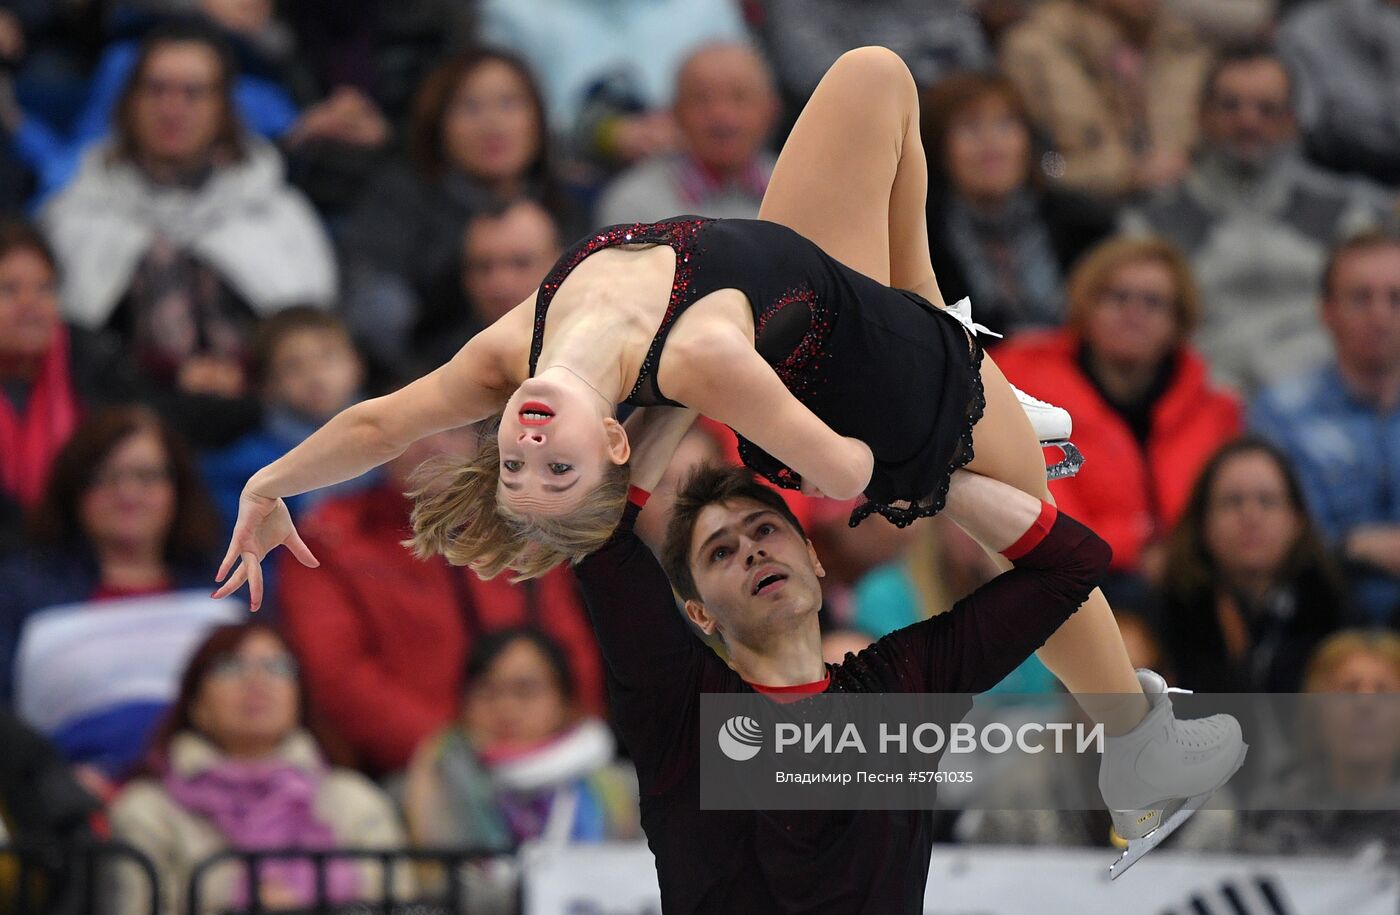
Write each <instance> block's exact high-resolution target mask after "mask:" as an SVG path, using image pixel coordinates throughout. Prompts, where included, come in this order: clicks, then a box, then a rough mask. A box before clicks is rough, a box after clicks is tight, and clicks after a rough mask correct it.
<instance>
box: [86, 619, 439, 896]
mask: <svg viewBox="0 0 1400 915" xmlns="http://www.w3.org/2000/svg"><path fill="white" fill-rule="evenodd" d="M324 753H325V747H324V745H323V744H321V743H320V742H319V741H318V740H317V737H316V733H315V731H314V730H312V729H311V728H309V727H308V725H307V719H306V712H305V703H304V702H303V690H302V688H301V682H300V679H299V674H298V668H297V662H296V659H295V658H294V657H293V656H292V655H291V653H290V652H288V650H287V647H286V645H285V644H284V643H283V642H282V639H281V638H280V637H278V636H277V634H276V633H275V632H274V631H273V630H272V629H270V628H268V627H267V626H264V625H261V624H252V625H233V626H221V627H219V628H218V629H216V630H214V631H213V632H211V633H210V634H209V636H208V638H206V639H205V640H204V641H203V643H202V644H200V645H199V646H198V648H197V649H196V650H195V651H194V653H193V656H192V657H191V658H190V661H189V665H188V666H187V667H186V668H185V671H184V676H183V677H182V678H181V680H180V692H179V696H178V698H177V699H176V700H175V704H174V706H173V707H172V708H171V711H170V715H169V717H168V718H167V719H166V721H165V723H164V724H163V725H162V727H161V730H160V732H159V733H158V734H157V735H155V737H154V739H153V740H152V741H151V750H150V753H149V757H148V763H147V767H148V769H147V772H146V773H145V775H144V776H143V777H142V778H139V779H137V780H135V781H133V782H131V784H129V785H128V786H127V787H126V790H124V791H123V792H122V794H121V796H120V797H118V798H117V800H116V802H115V803H114V804H113V805H112V808H111V822H112V833H113V836H114V837H115V838H117V839H119V840H121V841H123V842H128V843H130V844H131V845H133V846H135V848H136V849H137V850H138V851H140V852H142V853H143V854H145V855H146V856H147V857H148V858H149V859H150V860H151V862H152V863H153V864H155V866H156V873H157V876H158V877H159V886H160V888H161V895H162V898H161V899H160V900H159V911H160V912H161V913H162V915H176V913H178V912H184V911H185V906H184V894H185V891H186V888H187V887H188V885H189V879H190V876H191V872H192V871H193V869H194V867H195V865H196V864H198V863H199V862H201V861H203V860H205V859H206V858H208V857H210V856H211V855H213V854H215V853H216V852H219V851H222V850H224V849H227V848H234V849H244V850H259V849H284V848H300V849H306V850H308V851H325V850H332V849H336V848H389V849H391V848H398V847H402V846H403V845H404V842H405V839H404V833H403V828H402V826H401V825H400V824H399V822H398V818H397V815H396V814H395V812H394V809H393V806H392V805H391V804H390V802H389V799H388V798H387V797H386V796H384V794H383V793H381V792H380V791H379V789H378V788H376V787H375V786H374V785H373V783H371V782H370V781H369V780H368V779H366V778H365V777H364V776H362V775H360V774H359V773H357V772H352V771H349V770H348V769H343V768H339V767H334V766H332V765H330V764H328V762H327V760H326V758H325V755H324ZM258 871H259V877H260V886H261V903H262V905H263V906H265V907H267V908H271V909H285V908H309V907H310V906H312V905H313V904H314V903H316V902H317V901H318V900H317V878H316V873H315V869H314V868H313V867H312V865H311V862H310V861H306V860H296V859H289V860H271V861H268V862H265V863H263V864H261V865H259V867H258ZM117 875H118V894H117V896H118V898H119V899H120V900H121V903H120V908H119V912H120V913H121V915H136V913H142V912H149V911H151V901H150V897H149V894H148V893H147V892H146V886H145V882H144V881H143V880H142V879H141V878H140V876H139V874H137V873H136V871H135V868H134V867H133V866H131V865H125V864H124V865H120V866H119V867H118V870H117ZM246 876H247V875H246V874H244V873H243V871H242V869H241V867H240V866H239V865H236V864H234V863H232V862H229V864H228V866H227V867H216V868H213V869H212V870H211V871H209V872H208V873H207V874H206V876H205V878H204V881H203V886H204V888H205V895H204V896H203V899H205V900H206V902H207V903H209V904H210V906H211V909H217V910H219V911H223V910H225V909H228V908H235V909H241V908H243V907H245V906H246V905H248V904H249V890H248V881H247V879H246ZM411 876H412V875H411V874H410V873H408V872H406V871H405V872H404V873H403V874H399V873H396V874H395V878H396V883H398V887H399V890H400V891H401V892H402V891H405V890H409V889H410V888H409V887H407V886H405V885H404V881H409V882H411ZM381 885H382V884H381V874H380V872H379V865H378V864H375V863H371V864H356V863H353V862H350V861H344V860H335V861H331V862H330V863H328V864H327V865H326V872H325V890H326V901H329V902H331V903H346V902H353V901H359V900H367V899H377V898H379V895H378V890H379V888H380V887H381Z"/></svg>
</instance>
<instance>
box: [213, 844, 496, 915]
mask: <svg viewBox="0 0 1400 915" xmlns="http://www.w3.org/2000/svg"><path fill="white" fill-rule="evenodd" d="M499 857H501V853H500V852H488V851H480V850H474V849H465V848H337V849H334V850H330V851H310V850H307V849H303V848H281V849H260V850H258V851H245V850H241V849H234V848H230V849H225V850H224V851H220V852H216V853H215V854H213V855H210V856H209V857H208V858H205V859H204V860H203V861H201V862H199V863H198V864H197V865H195V867H194V870H193V871H191V872H190V882H189V887H188V892H187V895H186V904H187V905H188V906H189V908H188V910H187V911H188V912H189V913H190V915H199V913H202V912H206V911H218V910H217V909H210V908H208V906H209V903H208V901H207V900H206V899H205V894H204V886H205V883H206V879H205V878H207V877H208V875H209V872H210V871H211V870H213V869H214V868H216V867H219V866H221V865H227V864H231V863H239V864H242V872H243V873H242V875H241V876H240V877H238V878H237V879H241V880H243V881H245V885H246V887H247V899H248V903H247V906H246V907H244V908H241V909H239V910H238V911H239V912H241V913H246V915H265V913H268V912H270V911H271V910H270V909H268V908H267V907H266V906H264V904H263V901H262V885H263V881H262V873H261V871H262V864H263V862H267V861H306V862H309V863H310V864H311V865H312V867H313V868H314V869H315V874H316V897H315V899H314V901H312V902H311V903H310V904H309V905H307V906H304V907H302V908H299V909H294V910H291V911H294V912H296V913H298V915H303V913H304V915H351V913H355V915H372V913H377V915H463V913H467V911H468V910H467V908H466V902H467V892H466V889H467V888H466V885H465V882H464V880H463V874H462V869H463V866H464V865H466V864H470V863H472V862H474V861H484V860H487V859H492V858H499ZM338 860H339V861H353V862H364V861H375V862H378V864H379V872H380V887H379V889H380V892H379V894H378V897H377V898H375V899H372V900H366V901H359V902H334V901H332V900H331V899H330V898H329V893H328V880H327V876H326V867H327V865H328V864H329V863H330V862H332V861H338ZM410 863H411V864H416V865H425V864H432V865H438V866H440V867H441V868H442V870H443V872H444V874H445V882H446V888H445V889H443V890H442V891H441V892H433V893H431V894H428V893H423V892H417V891H415V892H412V893H407V894H405V893H403V892H402V890H403V889H404V888H403V887H400V886H398V885H397V883H398V874H399V866H400V865H404V864H410ZM417 882H418V879H417V875H415V883H417ZM361 895H362V896H363V895H367V894H363V893H362V894H361ZM514 895H515V897H516V898H515V902H516V907H517V909H518V908H519V901H520V899H519V888H518V887H517V888H516V889H515V891H514ZM288 911H289V910H287V909H285V908H282V907H280V906H279V907H278V909H277V912H278V915H286V913H287V912H288Z"/></svg>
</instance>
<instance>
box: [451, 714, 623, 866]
mask: <svg viewBox="0 0 1400 915" xmlns="http://www.w3.org/2000/svg"><path fill="white" fill-rule="evenodd" d="M613 751H614V743H613V739H612V734H611V732H610V731H608V729H607V726H606V725H604V724H603V723H602V722H600V721H596V720H586V721H583V722H581V723H580V724H578V725H577V726H575V727H573V728H571V729H570V730H568V731H566V732H564V733H563V734H561V735H559V736H557V737H555V738H552V739H551V740H549V741H546V742H545V743H544V744H542V745H541V746H539V747H535V748H531V749H530V750H527V751H523V752H517V753H512V754H509V755H507V754H501V753H497V752H493V751H492V750H490V749H484V748H479V747H476V746H475V745H473V744H472V742H471V740H470V739H469V738H468V737H467V735H466V734H465V733H463V732H462V730H461V729H460V728H457V727H452V728H449V729H448V730H447V731H446V732H444V734H443V735H442V737H441V738H440V743H439V746H438V759H437V766H436V769H437V774H438V776H439V778H440V780H441V783H442V788H443V795H444V799H445V803H444V805H443V806H444V808H445V809H444V811H443V813H444V816H443V818H442V821H441V822H440V823H439V824H437V826H436V829H435V831H436V830H442V831H444V832H446V833H447V836H446V837H447V838H449V839H450V841H452V842H457V843H461V844H465V845H469V846H472V847H476V848H483V849H489V850H492V851H509V850H510V849H512V848H514V847H516V846H517V845H518V844H519V843H521V842H523V841H525V840H527V839H538V838H542V837H543V838H548V837H556V838H557V837H560V836H562V837H564V838H567V839H569V840H571V841H584V842H589V841H599V840H602V839H605V838H607V836H608V826H609V824H610V822H611V821H612V820H614V819H616V811H615V809H614V806H615V805H614V803H613V799H612V798H610V797H609V796H608V794H609V792H608V791H607V790H606V789H605V788H604V787H603V786H602V785H601V784H600V783H598V779H596V778H595V776H597V775H598V774H599V773H600V771H601V770H603V769H605V768H606V766H607V765H608V763H610V762H611V761H612V757H613Z"/></svg>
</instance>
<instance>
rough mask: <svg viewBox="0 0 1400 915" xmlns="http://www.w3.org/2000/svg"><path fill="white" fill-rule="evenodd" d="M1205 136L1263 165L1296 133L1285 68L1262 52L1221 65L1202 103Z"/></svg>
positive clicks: (1238, 156)
mask: <svg viewBox="0 0 1400 915" xmlns="http://www.w3.org/2000/svg"><path fill="white" fill-rule="evenodd" d="M1201 132H1202V133H1203V134H1204V136H1205V138H1206V140H1207V141H1208V142H1210V143H1211V144H1213V145H1214V146H1215V147H1216V148H1217V149H1219V150H1221V151H1222V152H1224V153H1225V154H1226V155H1227V156H1229V157H1230V158H1231V159H1233V160H1234V161H1236V162H1238V163H1240V164H1241V165H1262V164H1264V163H1265V162H1266V161H1267V160H1268V159H1269V157H1270V156H1272V155H1273V154H1274V153H1275V152H1276V151H1277V150H1278V149H1279V148H1280V147H1282V146H1283V145H1284V144H1286V143H1288V142H1289V141H1291V140H1292V139H1293V137H1294V135H1295V134H1296V133H1297V123H1296V121H1295V120H1294V118H1293V109H1292V108H1291V107H1290V105H1289V102H1288V73H1287V72H1286V71H1285V70H1284V69H1283V65H1282V64H1280V63H1279V62H1278V61H1277V60H1273V59H1271V58H1268V57H1260V58H1258V59H1255V60H1245V61H1240V62H1239V63H1235V64H1231V65H1230V66H1227V67H1225V68H1223V69H1222V70H1221V71H1220V73H1219V75H1218V76H1217V77H1216V80H1215V85H1214V86H1213V87H1212V89H1211V91H1210V93H1209V94H1208V96H1207V97H1206V99H1205V103H1204V105H1203V106H1202V108H1201Z"/></svg>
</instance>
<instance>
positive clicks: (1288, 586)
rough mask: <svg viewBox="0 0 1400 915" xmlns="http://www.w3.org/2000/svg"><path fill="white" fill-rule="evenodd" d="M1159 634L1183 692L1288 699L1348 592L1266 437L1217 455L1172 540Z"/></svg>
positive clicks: (1285, 462)
mask: <svg viewBox="0 0 1400 915" xmlns="http://www.w3.org/2000/svg"><path fill="white" fill-rule="evenodd" d="M1163 592H1164V602H1163V603H1164V606H1163V612H1162V618H1161V619H1162V629H1163V632H1164V634H1165V636H1166V644H1167V653H1168V655H1169V657H1170V659H1171V666H1172V669H1173V670H1175V671H1176V673H1177V676H1178V677H1179V678H1180V681H1181V685H1182V686H1184V687H1186V688H1187V689H1194V690H1201V691H1204V692H1293V691H1295V690H1296V689H1297V688H1298V677H1299V673H1300V672H1301V671H1302V668H1303V662H1304V661H1305V660H1306V659H1307V656H1308V653H1309V652H1311V651H1312V649H1313V647H1314V646H1315V645H1316V644H1317V643H1318V642H1319V641H1320V640H1321V639H1322V638H1323V637H1324V636H1326V635H1327V633H1329V632H1331V631H1332V630H1333V629H1335V628H1336V627H1337V622H1338V620H1339V619H1340V617H1341V615H1342V610H1343V608H1344V606H1345V596H1344V594H1343V591H1342V588H1341V585H1340V583H1339V582H1338V580H1337V578H1336V576H1335V575H1334V573H1333V571H1332V568H1331V564H1330V562H1329V558H1328V556H1327V553H1326V550H1325V549H1324V547H1323V546H1322V540H1321V538H1320V537H1319V536H1318V531H1317V528H1316V527H1315V526H1314V525H1313V523H1312V521H1311V520H1310V519H1309V518H1308V516H1307V512H1306V510H1305V508H1304V505H1303V491H1302V489H1301V488H1300V485H1299V482H1298V477H1297V475H1296V474H1294V472H1293V470H1292V468H1291V467H1290V466H1289V464H1288V459H1287V458H1286V457H1285V456H1284V455H1283V454H1282V453H1280V452H1279V451H1278V450H1277V449H1275V448H1274V447H1273V446H1272V445H1269V444H1267V443H1265V442H1263V441H1262V440H1259V439H1254V438H1244V439H1240V440H1238V441H1235V442H1233V443H1231V444H1229V445H1226V446H1225V447H1224V448H1222V449H1220V451H1218V452H1217V453H1216V454H1215V456H1214V457H1212V458H1211V459H1210V462H1209V463H1207V464H1206V466H1205V467H1204V468H1203V469H1202V471H1201V475H1200V478H1199V479H1198V480H1197V481H1196V485H1195V487H1194V488H1193V489H1192V491H1191V498H1190V501H1189V502H1188V503H1187V505H1186V509H1185V511H1184V512H1183V513H1182V515H1181V521H1180V523H1179V524H1178V525H1177V528H1176V530H1175V531H1174V532H1173V534H1172V539H1171V547H1170V551H1169V554H1168V558H1167V564H1166V575H1165V576H1164V584H1163Z"/></svg>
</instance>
